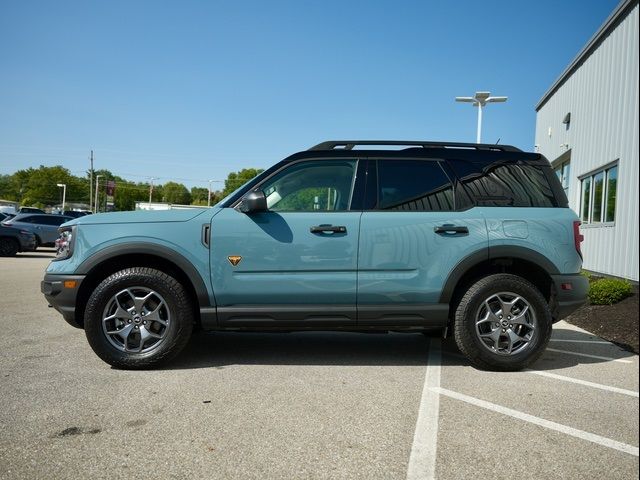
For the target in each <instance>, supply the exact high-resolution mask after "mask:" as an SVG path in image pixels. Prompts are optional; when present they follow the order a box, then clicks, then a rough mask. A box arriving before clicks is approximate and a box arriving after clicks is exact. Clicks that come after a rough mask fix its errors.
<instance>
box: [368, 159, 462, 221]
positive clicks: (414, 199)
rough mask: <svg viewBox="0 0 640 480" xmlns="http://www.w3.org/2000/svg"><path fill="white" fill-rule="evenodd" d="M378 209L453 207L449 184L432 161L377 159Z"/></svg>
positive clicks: (439, 208) (432, 209) (440, 169)
mask: <svg viewBox="0 0 640 480" xmlns="http://www.w3.org/2000/svg"><path fill="white" fill-rule="evenodd" d="M378 209H379V210H409V211H427V212H434V211H435V212H440V211H450V210H453V187H452V185H451V182H450V181H449V178H448V177H447V176H446V175H445V173H444V171H443V170H442V168H441V167H440V164H439V163H438V162H436V161H429V160H379V161H378Z"/></svg>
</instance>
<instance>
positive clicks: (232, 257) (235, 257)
mask: <svg viewBox="0 0 640 480" xmlns="http://www.w3.org/2000/svg"><path fill="white" fill-rule="evenodd" d="M227 259H228V260H229V263H230V264H231V265H233V266H234V267H235V266H236V265H238V264H239V263H240V260H242V257H241V256H240V255H229V256H228V257H227Z"/></svg>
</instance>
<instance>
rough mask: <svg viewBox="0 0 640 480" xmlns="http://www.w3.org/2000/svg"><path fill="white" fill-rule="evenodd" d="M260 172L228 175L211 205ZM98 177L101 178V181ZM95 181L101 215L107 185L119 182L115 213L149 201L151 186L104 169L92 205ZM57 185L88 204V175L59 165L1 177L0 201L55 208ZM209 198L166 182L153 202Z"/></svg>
mask: <svg viewBox="0 0 640 480" xmlns="http://www.w3.org/2000/svg"><path fill="white" fill-rule="evenodd" d="M260 172H262V170H259V169H255V168H246V169H243V170H240V171H239V172H234V173H231V174H229V177H228V178H227V180H226V181H225V191H224V192H211V205H214V204H216V203H217V202H219V201H220V199H221V198H222V196H223V195H227V194H228V193H231V191H233V190H235V189H237V188H238V187H240V186H241V185H242V184H244V183H246V182H247V181H249V180H251V179H252V178H253V177H255V176H256V175H258V174H259V173H260ZM98 175H100V178H99V179H98ZM96 180H97V181H98V185H97V192H98V199H97V200H98V205H99V209H100V211H104V209H105V205H106V200H107V199H106V185H107V182H108V181H115V182H116V187H115V195H114V207H115V210H119V211H124V210H134V209H135V204H136V202H148V201H149V190H150V184H149V183H148V182H137V183H136V182H129V181H127V180H125V179H124V178H122V177H119V176H118V175H115V174H113V173H112V172H111V171H109V170H106V169H102V170H95V171H94V174H93V182H94V183H93V189H92V195H91V202H93V201H94V200H95V198H96V197H95V195H96ZM58 183H60V184H65V185H66V186H67V188H66V202H67V203H85V204H87V205H88V204H89V172H87V174H86V176H80V177H77V176H75V175H72V174H71V172H70V171H69V170H68V169H66V168H64V167H62V166H60V165H56V166H53V167H45V166H43V165H41V166H39V167H38V168H27V169H24V170H18V171H17V172H15V173H13V174H12V175H3V174H0V198H2V199H3V200H11V201H15V202H19V203H20V205H22V206H36V205H37V206H39V207H40V208H49V207H53V206H54V205H59V204H60V203H61V202H62V188H60V187H58V186H57V184H58ZM208 197H209V189H208V188H203V187H194V188H192V189H191V191H189V190H188V189H187V187H185V186H184V185H183V184H181V183H176V182H167V183H165V184H164V185H162V184H154V185H153V194H152V198H151V201H152V202H168V203H178V204H185V205H188V204H192V205H202V206H206V205H207V201H208Z"/></svg>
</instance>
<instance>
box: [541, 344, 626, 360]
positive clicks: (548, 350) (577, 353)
mask: <svg viewBox="0 0 640 480" xmlns="http://www.w3.org/2000/svg"><path fill="white" fill-rule="evenodd" d="M547 352H558V353H566V354H567V355H577V356H578V357H587V358H597V359H598V360H609V361H612V362H619V363H632V362H631V360H625V359H624V358H613V357H603V356H602V355H591V354H589V353H580V352H572V351H570V350H560V349H558V348H548V347H547Z"/></svg>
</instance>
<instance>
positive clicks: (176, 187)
mask: <svg viewBox="0 0 640 480" xmlns="http://www.w3.org/2000/svg"><path fill="white" fill-rule="evenodd" d="M162 189H163V190H162V191H163V197H164V201H165V202H168V203H178V204H181V205H189V204H190V203H191V193H189V190H187V187H185V186H184V185H183V184H181V183H176V182H167V183H165V184H164V185H163V186H162Z"/></svg>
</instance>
